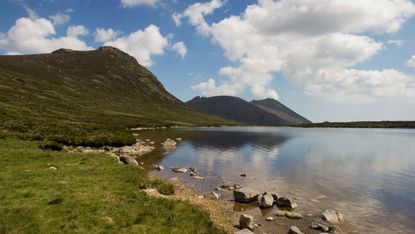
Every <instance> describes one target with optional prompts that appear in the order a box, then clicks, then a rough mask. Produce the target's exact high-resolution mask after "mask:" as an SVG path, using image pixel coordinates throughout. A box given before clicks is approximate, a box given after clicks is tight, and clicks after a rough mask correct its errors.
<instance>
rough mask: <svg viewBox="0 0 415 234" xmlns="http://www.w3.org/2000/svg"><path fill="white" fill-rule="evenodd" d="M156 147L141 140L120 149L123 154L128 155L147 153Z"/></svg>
mask: <svg viewBox="0 0 415 234" xmlns="http://www.w3.org/2000/svg"><path fill="white" fill-rule="evenodd" d="M153 149H154V147H151V146H147V145H142V144H141V143H140V142H137V143H135V144H134V145H131V146H123V147H121V148H119V149H118V151H119V152H120V153H121V154H127V155H136V156H137V155H143V154H145V153H148V152H151V151H152V150H153Z"/></svg>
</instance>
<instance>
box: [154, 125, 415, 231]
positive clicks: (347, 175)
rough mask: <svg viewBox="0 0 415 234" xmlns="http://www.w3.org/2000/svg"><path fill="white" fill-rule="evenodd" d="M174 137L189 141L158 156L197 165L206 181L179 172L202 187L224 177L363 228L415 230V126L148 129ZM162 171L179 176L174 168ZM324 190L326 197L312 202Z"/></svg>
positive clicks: (208, 187) (170, 163) (163, 160)
mask: <svg viewBox="0 0 415 234" xmlns="http://www.w3.org/2000/svg"><path fill="white" fill-rule="evenodd" d="M154 133H157V134H154ZM167 136H169V137H171V138H174V137H182V138H183V139H184V141H183V142H182V143H181V144H180V145H179V146H178V148H177V149H176V150H175V151H173V152H170V153H169V154H167V155H163V154H161V153H160V152H159V153H158V155H154V156H155V158H157V160H161V164H163V165H164V166H165V167H166V168H168V167H171V166H174V165H177V166H193V167H197V168H198V169H199V171H200V174H201V175H202V176H204V177H206V179H207V180H206V181H205V182H200V181H195V180H192V178H191V177H189V176H188V175H180V177H181V178H182V179H183V180H185V181H186V182H187V183H189V184H193V185H194V186H196V188H197V189H199V190H200V191H205V192H209V191H212V190H213V188H214V187H216V186H218V185H220V184H221V183H223V180H225V181H229V182H233V183H241V184H242V185H244V186H251V187H255V188H257V189H260V190H267V191H275V192H279V193H280V194H287V195H291V196H297V197H299V198H300V200H299V203H300V206H301V207H302V208H303V209H306V210H307V211H311V212H313V211H318V210H320V209H324V208H337V209H339V210H341V211H343V213H345V214H346V217H348V219H349V221H350V222H351V223H352V224H353V225H355V226H356V227H357V228H358V230H359V231H361V232H363V233H367V232H370V233H375V232H377V233H390V232H394V233H409V232H414V231H415V224H414V223H415V144H413V142H415V141H414V140H415V131H413V130H382V129H381V130H371V129H295V128H249V127H248V128H207V129H191V130H184V129H181V130H169V131H161V132H160V131H158V132H153V133H152V134H149V137H152V138H154V137H159V138H161V139H163V138H165V137H167ZM241 173H246V174H247V175H248V176H247V177H246V178H242V177H240V176H239V175H240V174H241ZM160 175H162V176H166V177H173V176H177V174H173V173H172V172H171V171H169V170H166V171H163V172H161V173H160ZM320 194H324V195H326V196H327V199H324V202H320V203H318V204H316V203H315V202H310V199H312V198H315V197H317V196H318V195H320ZM380 224H381V225H380Z"/></svg>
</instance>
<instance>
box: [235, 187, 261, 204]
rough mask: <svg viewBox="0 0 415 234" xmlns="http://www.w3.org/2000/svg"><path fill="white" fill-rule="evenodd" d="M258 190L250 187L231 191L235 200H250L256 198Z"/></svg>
mask: <svg viewBox="0 0 415 234" xmlns="http://www.w3.org/2000/svg"><path fill="white" fill-rule="evenodd" d="M258 195H259V192H258V191H256V190H253V189H251V188H240V189H238V190H234V191H233V197H234V199H235V201H236V202H252V201H255V200H256V199H257V197H258Z"/></svg>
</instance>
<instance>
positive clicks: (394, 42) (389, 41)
mask: <svg viewBox="0 0 415 234" xmlns="http://www.w3.org/2000/svg"><path fill="white" fill-rule="evenodd" d="M386 43H388V44H391V45H396V46H403V44H405V41H404V40H388V41H387V42H386Z"/></svg>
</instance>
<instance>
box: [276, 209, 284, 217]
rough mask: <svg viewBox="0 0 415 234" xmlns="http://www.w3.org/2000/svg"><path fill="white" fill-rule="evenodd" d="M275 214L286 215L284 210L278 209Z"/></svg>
mask: <svg viewBox="0 0 415 234" xmlns="http://www.w3.org/2000/svg"><path fill="white" fill-rule="evenodd" d="M275 215H276V216H285V212H284V211H282V210H277V211H275Z"/></svg>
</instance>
